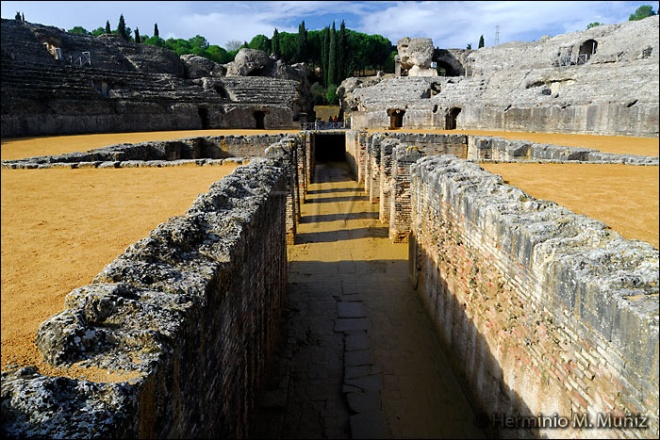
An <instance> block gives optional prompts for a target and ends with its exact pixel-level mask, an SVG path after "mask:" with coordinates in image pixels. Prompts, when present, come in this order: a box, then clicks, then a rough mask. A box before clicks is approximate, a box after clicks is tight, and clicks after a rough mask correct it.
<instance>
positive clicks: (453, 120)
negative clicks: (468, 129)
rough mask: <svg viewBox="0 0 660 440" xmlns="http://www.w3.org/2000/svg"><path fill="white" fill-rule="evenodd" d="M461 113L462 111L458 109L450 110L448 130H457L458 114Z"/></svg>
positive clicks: (447, 122)
mask: <svg viewBox="0 0 660 440" xmlns="http://www.w3.org/2000/svg"><path fill="white" fill-rule="evenodd" d="M460 112H461V109H460V108H458V107H453V108H451V109H450V110H449V113H447V118H446V121H445V129H446V130H456V118H457V117H458V114H459V113H460Z"/></svg>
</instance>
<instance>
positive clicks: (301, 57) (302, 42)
mask: <svg viewBox="0 0 660 440" xmlns="http://www.w3.org/2000/svg"><path fill="white" fill-rule="evenodd" d="M297 43H298V45H297V47H296V61H297V62H299V63H304V62H307V59H308V58H309V49H308V42H307V29H305V22H304V21H303V22H302V23H301V24H300V26H298V37H297Z"/></svg>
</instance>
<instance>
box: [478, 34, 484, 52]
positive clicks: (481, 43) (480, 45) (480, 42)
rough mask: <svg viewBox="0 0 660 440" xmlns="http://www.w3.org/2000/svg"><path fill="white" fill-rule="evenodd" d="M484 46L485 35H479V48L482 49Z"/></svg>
mask: <svg viewBox="0 0 660 440" xmlns="http://www.w3.org/2000/svg"><path fill="white" fill-rule="evenodd" d="M482 47H484V36H483V35H482V36H481V37H479V47H478V48H477V49H481V48H482Z"/></svg>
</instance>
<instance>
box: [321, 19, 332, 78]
mask: <svg viewBox="0 0 660 440" xmlns="http://www.w3.org/2000/svg"><path fill="white" fill-rule="evenodd" d="M329 58H330V28H329V27H328V26H326V27H325V28H323V38H322V39H321V68H322V69H323V85H324V86H326V87H327V86H328V60H329Z"/></svg>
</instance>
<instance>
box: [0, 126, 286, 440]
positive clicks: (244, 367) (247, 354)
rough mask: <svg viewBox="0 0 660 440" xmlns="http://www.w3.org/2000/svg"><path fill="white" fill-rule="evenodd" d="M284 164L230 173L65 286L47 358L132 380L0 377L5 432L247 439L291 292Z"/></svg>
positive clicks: (46, 333)
mask: <svg viewBox="0 0 660 440" xmlns="http://www.w3.org/2000/svg"><path fill="white" fill-rule="evenodd" d="M287 142H288V143H291V142H294V141H293V139H288V140H287ZM289 159H290V158H289V157H283V158H282V159H281V160H278V161H273V160H266V159H253V160H252V161H251V162H250V164H249V165H246V166H244V167H239V168H237V169H236V170H235V171H234V172H233V173H232V174H231V175H229V176H227V177H226V178H224V179H222V180H220V181H218V182H216V183H215V184H213V185H212V186H211V187H210V189H209V192H208V193H206V194H202V195H200V196H199V197H198V198H197V199H196V200H195V202H194V203H193V204H192V206H191V207H190V209H189V210H188V211H187V212H186V213H185V214H184V215H182V216H178V217H173V218H171V219H170V220H169V221H167V222H165V223H163V224H161V225H159V226H158V227H157V228H156V229H154V230H153V231H152V232H151V233H150V234H149V236H148V237H146V238H144V239H142V240H140V241H138V242H136V243H134V244H133V245H131V246H129V247H128V248H127V249H126V251H125V252H124V253H123V254H121V255H120V256H119V257H117V259H115V260H114V261H113V262H111V263H110V264H108V265H107V266H106V267H105V268H104V269H103V270H102V271H101V272H100V273H99V274H98V275H97V276H96V278H95V279H94V281H93V283H92V284H90V285H87V286H83V287H81V288H79V289H76V290H74V291H73V292H71V293H70V294H69V295H68V296H67V298H66V302H65V310H64V311H63V312H62V313H59V314H57V315H55V316H53V317H51V318H50V319H48V320H46V321H45V322H44V323H43V324H42V325H41V326H40V328H39V330H38V334H37V338H36V342H37V347H38V348H39V350H40V352H41V353H42V354H43V356H44V358H45V359H46V361H47V362H50V363H52V364H54V365H61V366H67V365H71V364H73V363H76V364H77V365H80V366H93V367H99V368H102V369H106V370H108V371H111V372H129V373H137V376H136V377H137V378H136V379H131V380H129V381H127V382H119V383H114V384H99V383H90V382H87V381H83V380H72V379H65V378H50V377H44V376H41V375H39V374H37V373H36V372H35V371H34V370H33V369H30V368H24V369H22V370H19V371H6V372H3V377H2V415H3V417H2V419H3V422H2V430H3V436H5V437H9V438H25V437H37V438H141V437H149V438H161V437H162V438H165V437H188V436H190V437H196V438H217V437H245V436H246V434H247V432H248V426H247V423H248V413H249V411H250V409H251V407H252V406H253V399H254V394H255V390H256V389H257V387H258V385H259V383H260V382H261V381H262V380H263V378H264V375H265V371H266V367H267V365H268V360H269V355H270V353H271V352H272V349H273V344H274V343H275V341H276V339H277V338H276V334H277V331H278V328H279V324H280V322H279V319H280V312H281V308H282V305H283V298H284V294H285V291H286V280H287V275H286V271H287V261H286V244H285V217H286V201H285V199H286V198H285V197H284V195H285V194H287V193H289V192H292V191H291V190H290V189H288V185H289V184H290V182H289V181H288V179H287V173H286V171H285V169H284V168H283V165H284V163H285V162H286V161H287V160H289ZM254 274H259V276H258V277H255V276H254Z"/></svg>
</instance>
